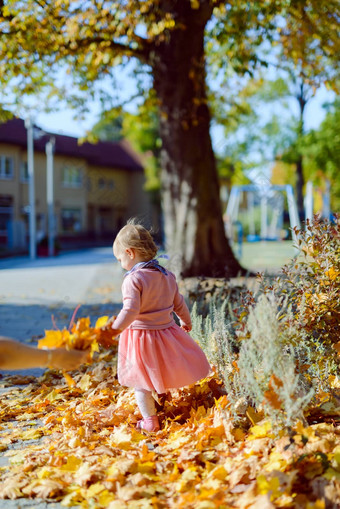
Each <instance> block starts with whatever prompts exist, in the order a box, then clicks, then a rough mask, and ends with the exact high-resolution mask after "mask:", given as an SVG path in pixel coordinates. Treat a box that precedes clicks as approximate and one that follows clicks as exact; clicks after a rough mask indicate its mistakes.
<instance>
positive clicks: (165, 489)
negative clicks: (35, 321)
mask: <svg viewBox="0 0 340 509" xmlns="http://www.w3.org/2000/svg"><path fill="white" fill-rule="evenodd" d="M307 234H308V235H307V236H306V238H305V240H304V241H302V243H301V245H300V247H301V251H305V258H303V260H302V262H301V263H299V264H297V265H296V264H295V262H293V264H292V265H291V267H290V268H286V269H285V276H286V277H285V280H284V282H282V281H280V280H278V281H277V282H276V286H275V285H274V286H273V287H271V288H267V289H266V290H265V291H266V292H267V294H268V293H271V294H275V293H277V294H278V295H281V294H282V293H283V292H285V291H287V284H288V290H289V292H288V293H289V296H290V298H291V300H292V302H293V307H292V313H294V314H293V315H292V317H293V318H292V320H293V321H294V325H295V326H296V325H298V327H297V329H298V330H299V331H303V332H304V338H307V339H308V341H309V343H308V344H307V346H308V348H309V350H310V351H312V352H314V351H315V352H316V354H317V355H316V357H315V358H316V360H315V363H316V364H317V365H316V368H317V369H315V370H314V371H313V369H314V367H313V363H310V365H307V366H302V368H303V371H302V373H303V374H304V373H307V375H308V376H309V378H306V377H305V378H306V381H307V382H308V383H310V384H312V383H314V379H313V378H312V376H314V377H315V375H313V373H319V372H320V371H318V364H320V363H322V364H323V365H325V369H324V370H323V372H322V376H323V377H324V379H323V384H324V385H325V384H326V383H327V384H328V388H327V391H320V390H317V391H316V393H315V397H313V399H311V400H310V404H309V407H308V408H305V411H304V414H303V415H301V419H300V420H297V421H296V422H295V424H294V425H292V426H288V425H286V426H284V427H281V428H280V427H278V426H277V423H275V420H273V419H271V418H270V415H271V412H270V411H263V410H265V409H263V408H262V409H261V408H259V405H256V403H254V401H253V400H252V398H251V395H250V397H246V398H245V400H244V401H243V403H244V402H245V403H246V405H244V404H243V405H241V406H243V407H244V408H243V410H242V413H240V414H239V415H237V416H236V418H235V408H236V407H238V406H239V405H237V403H238V402H236V405H234V404H233V402H232V393H231V391H229V393H228V394H227V393H226V389H225V387H226V379H225V377H224V378H223V376H219V375H218V374H217V372H214V373H213V374H212V375H211V376H210V377H208V378H206V379H204V380H202V381H200V382H198V383H196V384H195V385H193V386H190V387H186V388H183V389H181V390H176V391H171V392H170V393H168V394H167V395H162V396H160V399H159V400H158V412H159V416H160V419H161V424H162V427H161V430H160V431H159V432H157V433H141V432H139V431H137V430H136V428H135V423H136V422H137V420H138V419H139V418H140V415H139V414H138V408H137V406H136V404H135V401H134V394H133V390H131V389H127V388H124V387H121V386H120V385H119V384H118V381H117V378H116V365H117V355H118V353H117V345H115V346H114V347H112V349H111V350H110V351H106V352H105V353H104V352H103V350H102V349H101V348H100V346H99V343H100V340H101V339H102V335H103V333H104V332H103V326H104V328H105V324H106V322H107V319H108V317H101V318H99V319H98V320H97V322H96V323H95V325H94V326H93V327H92V326H91V324H90V320H89V318H81V319H79V320H78V321H77V322H76V323H72V324H71V326H70V328H69V329H64V330H62V331H58V330H54V331H46V333H45V337H44V339H42V340H41V341H40V342H39V346H40V347H42V348H44V347H59V346H67V347H68V348H79V349H87V348H89V349H90V351H91V357H92V361H91V362H90V363H89V364H87V365H85V366H83V367H82V368H81V369H80V370H79V371H76V372H74V373H71V374H68V373H64V376H63V374H61V373H59V372H56V371H47V372H46V373H45V374H44V376H43V377H42V378H41V379H40V380H37V381H34V382H33V383H30V384H29V385H26V386H24V387H23V388H20V390H19V389H17V388H14V389H12V390H11V391H9V392H6V393H4V394H3V395H2V396H1V398H0V455H1V456H3V458H2V463H1V464H2V465H3V466H1V467H0V474H1V475H0V479H1V480H0V498H2V499H6V498H9V499H20V498H23V497H25V498H32V499H45V500H51V501H59V502H61V504H62V505H63V506H66V507H68V506H79V507H82V508H84V509H87V508H91V509H101V508H103V509H104V508H108V509H124V508H131V509H139V508H141V509H144V508H145V509H146V508H155V509H163V508H174V509H180V508H183V509H191V508H192V509H214V508H219V509H232V508H239V509H272V508H280V507H282V508H286V509H336V508H338V507H340V426H339V423H340V418H339V414H340V412H339V407H340V379H339V377H338V372H337V371H336V370H337V366H338V352H339V353H340V341H339V334H338V332H339V316H340V312H339V302H340V267H339V263H340V253H339V244H340V243H339V239H340V228H339V221H338V222H337V223H336V224H335V225H331V224H327V225H325V224H323V223H321V222H319V223H317V222H315V225H313V228H312V227H310V228H309V229H307ZM337 239H338V240H337ZM254 305H255V304H252V303H251V302H250V304H249V306H254ZM250 310H251V307H249V308H248V312H249V313H247V312H243V311H242V309H241V308H240V313H241V317H240V321H239V326H240V327H241V326H242V325H244V320H245V319H246V318H244V317H243V318H242V316H243V315H245V316H246V315H247V314H251V312H250ZM281 312H282V309H281ZM287 323H288V325H289V323H290V322H289V321H288V322H287ZM240 330H241V328H240ZM106 334H107V331H106ZM243 336H244V337H243ZM238 337H239V338H241V339H240V341H241V342H242V343H244V342H246V341H248V340H249V338H248V339H247V336H246V334H243V335H242V334H239V336H238ZM297 339H298V338H297ZM210 340H212V339H211V338H210ZM244 344H245V343H244ZM321 347H322V348H321ZM234 354H235V355H237V352H236V353H234ZM313 358H314V357H313ZM330 360H332V363H331V362H330ZM232 367H233V370H234V374H239V373H241V369H240V368H241V366H240V365H239V364H238V363H237V360H236V361H235V362H233V363H232ZM260 368H261V366H260ZM296 370H300V371H301V366H296ZM219 372H220V373H221V369H220V368H219ZM309 372H310V374H309ZM254 376H255V377H257V378H258V377H259V373H257V372H254ZM236 378H237V377H236ZM326 378H327V380H326ZM237 380H239V382H240V383H242V379H241V378H240V377H239V378H237ZM254 380H255V379H254ZM22 381H23V380H22ZM234 385H235V384H234ZM279 389H281V380H280V379H278V378H277V377H276V378H275V374H273V375H272V376H271V377H270V378H269V382H268V387H267V388H266V391H265V392H264V400H263V401H264V403H263V404H262V406H263V405H264V404H265V405H267V410H268V409H269V410H275V411H276V412H278V411H279V409H278V408H277V407H278V405H279V403H280V399H279V398H277V397H275V396H276V391H278V390H279ZM295 397H298V395H296V396H295V395H294V394H292V395H291V398H292V402H294V401H293V400H294V398H295ZM260 406H261V405H260ZM231 410H233V411H231ZM282 412H283V413H284V409H283V410H282ZM6 462H7V464H6ZM33 503H34V502H32V504H33ZM0 505H1V503H0Z"/></svg>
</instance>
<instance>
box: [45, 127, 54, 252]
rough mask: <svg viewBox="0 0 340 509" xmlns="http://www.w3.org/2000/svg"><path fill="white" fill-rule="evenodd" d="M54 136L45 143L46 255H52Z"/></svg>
mask: <svg viewBox="0 0 340 509" xmlns="http://www.w3.org/2000/svg"><path fill="white" fill-rule="evenodd" d="M54 146H55V137H54V136H52V137H51V138H50V139H49V141H48V142H47V143H46V146H45V151H46V198H47V225H48V226H47V229H48V256H53V255H54V234H55V225H54V189H53V152H54Z"/></svg>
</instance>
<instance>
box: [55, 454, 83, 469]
mask: <svg viewBox="0 0 340 509" xmlns="http://www.w3.org/2000/svg"><path fill="white" fill-rule="evenodd" d="M82 463H83V460H82V459H80V458H77V457H76V456H68V458H67V461H66V463H65V464H64V465H62V466H61V467H60V470H66V471H67V472H75V471H76V470H78V468H79V467H80V466H81V465H82Z"/></svg>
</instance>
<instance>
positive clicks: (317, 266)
mask: <svg viewBox="0 0 340 509" xmlns="http://www.w3.org/2000/svg"><path fill="white" fill-rule="evenodd" d="M339 226H340V222H339V218H338V217H336V218H335V222H334V223H330V222H324V221H322V220H321V219H319V218H318V217H315V218H314V220H313V223H307V225H306V230H305V231H302V230H301V231H299V230H295V233H296V236H297V247H298V248H299V251H300V255H299V256H297V257H296V258H294V259H292V261H291V262H290V263H289V264H288V265H286V266H284V267H283V269H282V275H280V276H279V277H277V278H274V279H273V280H271V281H270V283H268V279H265V278H264V277H262V279H261V280H260V287H259V290H258V291H257V292H256V294H255V293H252V292H250V291H246V292H240V294H239V300H238V302H237V303H235V302H233V306H232V307H231V306H230V305H229V304H230V303H229V302H228V301H225V302H223V303H221V302H217V301H215V302H213V303H212V304H211V309H210V312H209V314H208V316H206V317H205V318H203V317H202V316H200V315H198V313H197V309H196V308H195V306H194V308H193V311H192V319H193V336H194V337H195V338H197V339H198V340H199V341H200V343H201V345H202V347H203V349H204V350H205V351H206V353H207V356H208V358H209V360H210V362H211V363H212V364H214V365H215V366H216V369H217V370H218V372H219V374H220V376H221V377H222V378H223V380H224V383H225V387H226V390H227V393H228V399H229V403H230V406H229V410H230V411H231V412H232V413H233V415H234V416H235V417H238V416H239V415H240V414H242V411H243V412H244V411H245V410H246V409H247V407H249V406H251V407H253V408H254V409H255V410H256V411H257V412H263V414H264V415H268V416H269V417H270V418H271V419H272V420H273V421H274V422H276V423H277V424H279V425H282V426H291V425H292V424H293V423H294V422H295V421H296V420H297V419H303V414H304V412H305V411H306V409H307V407H308V405H310V404H314V405H315V404H318V401H319V399H321V398H319V395H322V397H324V394H325V393H329V391H330V390H331V388H330V377H332V376H333V378H334V377H335V376H336V372H337V368H338V358H339V357H338V354H337V349H339V348H338V346H339V318H340V309H339V306H340V256H339V255H340V251H339V248H340V242H339V240H340V228H339Z"/></svg>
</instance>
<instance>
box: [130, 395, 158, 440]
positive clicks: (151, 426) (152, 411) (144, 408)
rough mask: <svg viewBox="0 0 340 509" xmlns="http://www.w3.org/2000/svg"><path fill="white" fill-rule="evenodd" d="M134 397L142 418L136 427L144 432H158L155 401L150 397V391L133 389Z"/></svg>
mask: <svg viewBox="0 0 340 509" xmlns="http://www.w3.org/2000/svg"><path fill="white" fill-rule="evenodd" d="M135 397H136V402H137V405H138V408H139V410H140V413H141V414H142V416H143V420H142V421H139V423H138V424H137V427H139V428H141V429H145V430H146V431H158V430H159V422H158V417H157V415H156V406H155V400H154V399H153V397H152V393H151V391H147V390H145V389H135Z"/></svg>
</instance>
